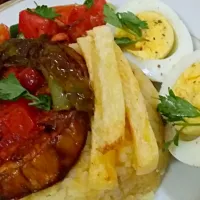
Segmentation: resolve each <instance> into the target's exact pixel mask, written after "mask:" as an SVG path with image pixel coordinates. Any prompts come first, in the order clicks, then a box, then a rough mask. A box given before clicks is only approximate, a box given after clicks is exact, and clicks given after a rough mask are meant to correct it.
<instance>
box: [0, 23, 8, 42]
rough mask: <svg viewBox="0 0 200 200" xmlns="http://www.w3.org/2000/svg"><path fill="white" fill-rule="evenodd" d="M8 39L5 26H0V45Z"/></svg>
mask: <svg viewBox="0 0 200 200" xmlns="http://www.w3.org/2000/svg"><path fill="white" fill-rule="evenodd" d="M9 38H10V33H9V29H8V27H7V26H6V25H4V24H0V44H1V43H2V42H4V41H6V40H8V39H9Z"/></svg>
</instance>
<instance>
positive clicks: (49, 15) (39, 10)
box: [27, 2, 60, 19]
mask: <svg viewBox="0 0 200 200" xmlns="http://www.w3.org/2000/svg"><path fill="white" fill-rule="evenodd" d="M35 5H36V8H35V9H34V10H32V9H30V8H27V10H28V11H29V12H31V13H34V14H37V15H39V16H41V17H43V18H46V19H55V18H56V17H59V16H60V14H58V13H56V11H55V9H54V8H49V7H48V6H46V5H42V6H39V5H38V4H37V3H36V2H35Z"/></svg>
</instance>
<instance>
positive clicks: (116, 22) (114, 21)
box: [104, 4, 123, 28]
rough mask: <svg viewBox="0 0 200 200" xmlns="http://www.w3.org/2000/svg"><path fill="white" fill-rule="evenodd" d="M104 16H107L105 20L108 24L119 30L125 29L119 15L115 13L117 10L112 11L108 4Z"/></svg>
mask: <svg viewBox="0 0 200 200" xmlns="http://www.w3.org/2000/svg"><path fill="white" fill-rule="evenodd" d="M104 16H105V19H104V20H105V22H106V23H108V24H111V25H113V26H115V27H118V28H123V27H122V23H121V21H120V19H119V17H118V15H117V14H116V13H115V10H114V9H112V8H111V7H110V6H109V5H108V4H105V5H104Z"/></svg>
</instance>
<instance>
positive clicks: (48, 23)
mask: <svg viewBox="0 0 200 200" xmlns="http://www.w3.org/2000/svg"><path fill="white" fill-rule="evenodd" d="M19 31H20V32H21V33H23V34H24V36H25V38H38V37H40V36H41V35H43V34H45V35H49V36H52V35H55V34H56V33H58V32H59V28H58V25H57V23H56V22H55V21H53V20H49V19H45V18H43V17H40V16H38V15H36V14H33V13H30V12H29V11H27V10H23V11H21V12H20V13H19Z"/></svg>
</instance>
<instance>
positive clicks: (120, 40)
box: [115, 37, 136, 47]
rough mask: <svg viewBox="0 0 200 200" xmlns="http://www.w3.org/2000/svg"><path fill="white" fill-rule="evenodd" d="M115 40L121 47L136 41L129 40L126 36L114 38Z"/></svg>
mask: <svg viewBox="0 0 200 200" xmlns="http://www.w3.org/2000/svg"><path fill="white" fill-rule="evenodd" d="M115 42H116V44H117V45H119V46H121V47H123V46H126V45H130V44H135V43H136V41H134V40H131V39H130V38H128V37H121V38H115Z"/></svg>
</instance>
